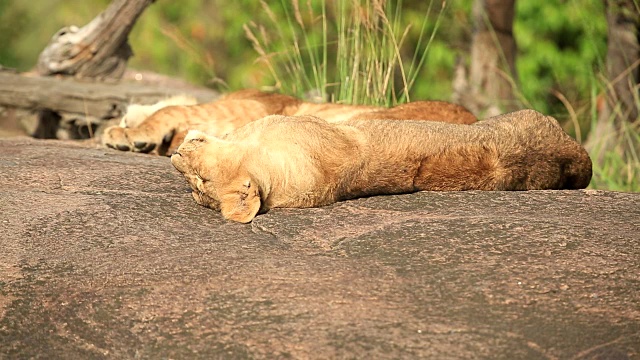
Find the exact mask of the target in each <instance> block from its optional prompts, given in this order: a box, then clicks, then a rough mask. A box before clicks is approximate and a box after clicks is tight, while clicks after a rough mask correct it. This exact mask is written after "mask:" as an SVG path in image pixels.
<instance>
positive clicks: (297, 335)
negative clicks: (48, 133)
mask: <svg viewBox="0 0 640 360" xmlns="http://www.w3.org/2000/svg"><path fill="white" fill-rule="evenodd" d="M0 185H1V187H0V208H1V212H0V358H10V359H13V358H16V359H17V358H21V359H22V358H48V359H56V358H69V359H72V358H73V359H75V358H82V359H102V358H137V357H139V358H154V359H156V358H173V359H178V358H188V359H195V358H205V359H212V358H225V359H226V358H268V359H273V358H373V359H383V358H405V359H408V358H433V359H450V358H451V359H461V358H465V359H469V358H487V359H524V358H532V359H538V358H540V359H605V358H606V359H627V358H629V359H638V358H640V194H626V193H614V192H604V191H589V190H587V191H531V192H458V193H429V192H423V193H417V194H411V195H401V196H384V197H372V198H366V199H358V200H354V201H347V202H343V203H339V204H335V205H333V206H328V207H324V208H317V209H282V210H276V211H271V212H269V213H268V214H265V215H261V216H258V217H257V218H256V220H254V221H253V222H252V223H251V224H248V225H242V224H237V223H230V222H226V221H224V220H223V219H222V217H221V216H220V214H218V213H216V212H214V211H212V210H209V209H205V208H202V207H199V206H197V205H196V204H195V202H194V201H193V200H192V199H191V195H190V189H189V187H188V185H187V184H186V182H185V181H184V180H183V179H182V178H181V177H180V176H179V174H178V173H177V171H175V170H174V169H173V168H172V166H171V164H170V163H169V159H168V158H161V157H153V156H147V155H136V154H132V153H120V152H117V151H113V150H108V149H98V148H95V147H92V146H88V145H87V144H84V145H83V144H80V143H71V142H60V141H36V140H32V139H27V138H18V139H15V138H14V139H8V140H0Z"/></svg>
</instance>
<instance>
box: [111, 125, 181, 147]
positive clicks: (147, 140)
mask: <svg viewBox="0 0 640 360" xmlns="http://www.w3.org/2000/svg"><path fill="white" fill-rule="evenodd" d="M173 135H174V134H173V131H171V132H170V133H167V134H157V133H150V132H148V131H145V129H140V128H123V127H120V126H112V127H110V128H107V129H106V130H105V132H104V134H103V136H102V143H103V144H104V145H105V146H107V147H110V148H112V149H116V150H120V151H132V152H139V153H145V154H146V153H150V152H152V151H154V150H156V151H157V152H158V153H162V154H164V153H166V150H165V151H163V149H167V148H168V147H169V144H171V141H172V140H173Z"/></svg>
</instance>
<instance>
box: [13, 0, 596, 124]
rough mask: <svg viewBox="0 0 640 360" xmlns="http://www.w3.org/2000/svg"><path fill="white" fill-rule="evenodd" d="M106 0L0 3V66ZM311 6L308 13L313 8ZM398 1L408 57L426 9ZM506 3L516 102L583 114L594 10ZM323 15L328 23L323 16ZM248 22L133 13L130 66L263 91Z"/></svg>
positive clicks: (437, 42)
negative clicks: (514, 46)
mask: <svg viewBox="0 0 640 360" xmlns="http://www.w3.org/2000/svg"><path fill="white" fill-rule="evenodd" d="M302 2H303V3H304V0H303V1H302ZM108 3H109V0H94V1H90V2H89V1H81V0H39V1H38V2H37V5H36V3H33V2H28V1H18V0H0V64H2V65H4V66H5V67H14V68H17V69H19V70H28V69H30V68H31V67H33V66H34V64H35V62H36V60H37V56H38V54H39V52H40V51H41V50H42V49H43V48H44V46H45V45H46V44H47V42H48V40H49V38H50V37H51V35H53V34H54V33H55V32H56V31H57V30H58V29H59V28H61V27H63V26H66V25H72V24H74V25H78V26H82V25H84V24H86V23H87V22H88V21H90V20H91V19H92V18H93V17H94V16H95V15H96V14H98V13H99V12H100V11H102V10H103V9H104V8H105V7H106V6H107V5H108ZM311 3H312V5H313V6H314V7H315V8H317V9H318V8H319V7H320V4H321V1H319V0H312V1H311ZM334 3H335V1H334V2H332V1H328V2H327V8H328V9H329V10H331V9H332V8H333V7H334V5H332V4H334ZM401 4H402V15H401V18H402V24H403V25H402V26H401V28H404V27H406V26H409V25H411V28H410V34H409V36H408V38H407V40H406V41H405V46H404V47H403V53H404V54H408V55H409V56H410V55H411V54H412V53H413V52H414V51H415V49H413V48H412V46H415V44H416V41H417V38H418V36H419V33H420V27H421V24H422V22H423V19H424V15H425V13H426V12H427V11H426V10H427V7H428V6H429V2H428V1H404V2H402V3H401ZM516 4H517V11H516V14H517V18H516V22H515V25H514V28H515V31H514V32H515V36H516V39H517V42H518V46H519V57H518V60H517V68H518V71H519V88H520V90H521V96H522V98H523V100H524V102H525V104H527V105H528V106H530V107H532V108H535V109H537V110H539V111H542V112H545V113H549V114H551V115H555V116H557V117H559V118H561V119H562V118H564V117H565V116H566V115H565V114H566V109H565V107H564V105H562V104H561V102H560V101H559V100H558V99H557V97H556V96H554V95H553V91H557V92H559V93H561V94H563V95H564V96H565V97H566V98H567V99H568V100H569V101H570V103H571V104H573V105H574V106H575V107H577V108H579V109H580V108H584V109H585V111H587V109H588V107H589V102H590V101H591V98H592V96H591V95H592V92H593V91H594V89H595V88H596V87H597V82H598V74H599V73H600V69H602V68H603V64H602V63H603V59H604V57H605V53H606V20H605V16H604V5H603V4H602V2H600V1H593V0H548V1H526V0H521V1H517V2H516ZM305 5H306V3H305ZM471 5H472V0H458V1H450V2H447V5H446V7H445V9H444V10H443V13H442V17H443V18H442V20H441V21H442V27H441V28H440V29H439V30H438V31H437V32H436V34H435V38H434V41H433V43H432V44H431V47H430V49H429V51H428V54H427V57H426V62H425V66H424V67H423V69H422V70H421V74H420V76H419V80H418V81H417V83H416V84H415V86H414V88H413V90H412V92H413V94H412V95H413V98H414V99H443V100H447V99H449V98H450V95H451V83H452V78H453V71H454V67H455V63H456V59H458V58H464V56H465V54H467V51H468V48H469V41H470V38H471V33H472V28H473V24H472V19H471ZM269 6H270V7H271V8H272V10H273V11H274V13H275V15H276V16H277V17H279V18H283V19H284V13H285V11H287V12H291V11H292V7H291V2H290V1H288V0H285V1H282V2H277V1H273V2H269ZM433 7H434V8H435V9H436V10H437V11H432V12H431V15H430V17H431V18H432V19H431V21H429V22H428V23H427V30H426V33H427V34H431V31H432V29H433V26H434V23H435V19H436V16H437V15H438V14H437V13H438V11H440V2H439V1H436V2H435V4H434V6H433ZM317 14H320V12H319V11H318V12H317V13H316V15H317ZM328 15H329V16H330V17H331V16H332V14H331V12H330V11H329V14H328ZM251 22H253V23H257V24H265V25H268V24H269V19H268V17H267V14H266V12H265V11H263V8H262V6H261V4H260V2H259V1H257V0H235V1H232V2H231V1H222V0H181V1H168V0H158V1H157V2H156V3H154V4H153V5H151V6H150V7H149V8H148V9H147V10H146V11H145V12H144V13H143V15H142V17H141V18H140V19H139V20H138V23H137V24H136V26H135V28H134V30H133V33H132V34H131V37H130V42H131V45H132V47H133V49H134V52H135V56H134V58H133V59H132V60H131V61H130V66H132V67H134V68H139V69H148V70H153V71H157V72H160V73H165V74H170V75H174V76H179V77H183V78H186V79H188V80H190V81H192V82H194V83H198V84H206V85H210V86H213V87H219V88H220V87H221V88H227V89H239V88H247V87H252V88H254V87H262V86H271V85H273V79H272V78H271V77H270V76H269V73H268V72H266V71H265V69H264V67H263V66H260V64H257V63H256V58H257V53H256V52H255V51H254V49H253V48H252V46H251V43H250V42H249V41H248V40H247V38H246V36H245V33H244V30H243V25H244V24H247V23H251ZM321 31H322V29H321V28H318V32H321ZM418 51H420V49H418Z"/></svg>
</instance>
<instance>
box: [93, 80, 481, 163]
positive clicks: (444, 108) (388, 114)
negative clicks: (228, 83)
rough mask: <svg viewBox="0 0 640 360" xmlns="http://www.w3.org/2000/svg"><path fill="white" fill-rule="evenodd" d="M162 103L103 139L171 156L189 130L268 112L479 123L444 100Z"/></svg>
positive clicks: (240, 98)
mask: <svg viewBox="0 0 640 360" xmlns="http://www.w3.org/2000/svg"><path fill="white" fill-rule="evenodd" d="M160 105H161V106H160V108H159V109H158V110H157V111H155V112H153V114H152V115H150V116H149V117H147V118H146V119H144V120H143V121H138V120H137V119H139V118H140V116H136V117H135V119H136V120H130V119H129V117H130V115H129V114H127V115H126V119H127V121H126V126H125V127H122V126H114V127H111V128H108V129H106V131H105V133H104V135H103V143H104V144H105V145H107V146H109V147H112V148H116V149H119V150H124V151H137V152H151V151H154V152H155V153H158V154H161V155H164V154H170V153H171V152H172V151H173V150H175V149H176V148H177V147H178V146H179V145H180V144H181V143H182V140H183V139H184V136H185V135H186V133H187V131H188V130H200V131H202V132H205V133H207V134H209V135H213V136H223V135H224V134H226V133H229V132H231V131H233V130H235V129H237V128H240V127H242V126H244V125H246V124H247V123H249V122H251V121H255V120H258V119H260V118H263V117H265V116H268V115H289V116H302V115H313V116H317V117H319V118H322V119H324V120H326V121H329V122H340V121H344V120H347V119H350V118H361V119H384V118H387V119H415V120H434V121H445V122H452V123H464V124H471V123H473V122H475V121H476V118H475V117H474V116H473V114H471V113H470V112H468V111H467V110H466V109H465V108H463V107H461V106H459V105H455V104H451V103H446V102H440V101H417V102H413V103H409V104H405V105H401V106H397V107H394V108H390V109H386V108H382V107H376V106H362V105H341V104H333V103H323V104H316V103H310V102H304V101H302V100H300V99H297V98H294V97H291V96H286V95H280V94H269V93H264V92H260V91H256V90H242V91H237V92H234V93H231V94H228V95H226V96H224V97H223V98H222V99H220V100H218V101H215V102H212V103H207V104H200V105H175V106H166V104H164V103H163V104H160ZM144 109H145V110H149V109H152V108H151V107H149V108H144ZM131 117H132V118H133V116H131Z"/></svg>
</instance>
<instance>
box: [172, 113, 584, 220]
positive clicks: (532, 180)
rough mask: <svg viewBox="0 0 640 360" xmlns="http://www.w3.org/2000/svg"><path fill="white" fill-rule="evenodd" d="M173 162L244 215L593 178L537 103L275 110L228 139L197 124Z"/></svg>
mask: <svg viewBox="0 0 640 360" xmlns="http://www.w3.org/2000/svg"><path fill="white" fill-rule="evenodd" d="M171 163H172V164H173V165H174V167H175V168H176V169H177V170H178V171H180V172H181V173H182V174H183V175H184V176H185V178H186V179H187V181H188V182H189V184H190V185H191V187H192V188H193V192H192V194H193V197H194V198H195V200H196V202H197V203H198V204H200V205H203V206H207V207H210V208H213V209H216V210H220V211H221V212H222V215H223V216H224V217H225V218H227V219H230V220H234V221H239V222H242V223H247V222H250V221H251V220H252V219H253V218H254V217H255V216H256V214H258V213H264V212H266V211H268V210H269V209H271V208H277V207H314V206H323V205H327V204H331V203H334V202H336V201H340V200H345V199H352V198H356V197H361V196H369V195H378V194H400V193H411V192H416V191H420V190H532V189H579V188H584V187H586V186H587V185H588V184H589V181H590V179H591V160H590V159H589V155H588V154H587V152H586V151H585V150H584V149H583V148H582V147H581V146H580V145H579V144H578V143H576V142H575V141H574V140H573V139H572V138H571V137H569V136H568V135H567V134H566V133H565V132H564V131H563V130H562V128H561V127H560V126H559V125H558V122H557V121H556V120H555V119H554V118H552V117H548V116H544V115H542V114H540V113H538V112H536V111H533V110H523V111H518V112H514V113H510V114H506V115H501V116H497V117H494V118H491V119H488V120H484V121H481V122H478V123H475V124H473V125H459V124H449V123H441V122H430V121H411V120H403V121H397V120H369V119H360V118H358V116H356V117H353V118H351V119H349V120H345V121H342V122H336V123H329V122H327V121H325V120H322V119H320V118H317V117H314V116H298V117H295V116H268V117H265V118H263V119H260V120H258V121H255V122H251V123H249V124H247V125H245V126H243V127H241V128H239V129H237V130H235V131H233V132H231V133H229V134H227V135H225V136H223V137H222V138H217V137H214V136H209V135H206V134H204V133H202V132H200V131H190V132H189V133H188V134H187V136H186V138H185V141H184V142H183V143H182V145H180V147H179V148H178V150H177V152H176V153H175V154H173V155H172V156H171Z"/></svg>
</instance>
